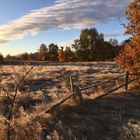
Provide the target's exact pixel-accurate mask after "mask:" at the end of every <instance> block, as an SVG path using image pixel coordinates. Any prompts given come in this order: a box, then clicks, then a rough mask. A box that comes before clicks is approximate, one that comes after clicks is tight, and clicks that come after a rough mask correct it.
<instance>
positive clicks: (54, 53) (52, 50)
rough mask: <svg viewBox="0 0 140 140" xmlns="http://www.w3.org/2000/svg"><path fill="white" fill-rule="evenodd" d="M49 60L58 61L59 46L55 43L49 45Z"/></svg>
mask: <svg viewBox="0 0 140 140" xmlns="http://www.w3.org/2000/svg"><path fill="white" fill-rule="evenodd" d="M48 47H49V60H50V61H57V60H58V46H57V45H55V44H54V43H51V44H50V45H49V46H48Z"/></svg>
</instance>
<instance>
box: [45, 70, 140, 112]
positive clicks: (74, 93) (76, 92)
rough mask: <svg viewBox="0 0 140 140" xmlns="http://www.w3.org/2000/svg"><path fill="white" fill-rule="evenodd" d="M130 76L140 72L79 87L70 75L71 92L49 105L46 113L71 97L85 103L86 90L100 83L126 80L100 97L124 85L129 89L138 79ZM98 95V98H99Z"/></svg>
mask: <svg viewBox="0 0 140 140" xmlns="http://www.w3.org/2000/svg"><path fill="white" fill-rule="evenodd" d="M130 76H140V73H134V74H131V73H129V72H126V73H125V74H122V75H120V76H117V77H114V78H111V79H107V80H105V81H103V82H99V83H97V84H93V85H90V86H87V87H85V88H79V87H78V86H77V85H74V82H73V77H72V76H70V86H71V91H70V93H69V94H68V95H67V96H65V97H64V98H62V99H61V100H59V101H58V102H56V103H55V104H53V105H52V106H51V107H49V108H48V109H47V110H46V111H45V113H49V112H51V111H53V110H55V109H56V108H57V107H58V106H60V105H61V104H62V103H64V102H65V101H66V100H68V99H70V98H72V97H73V98H74V100H75V98H76V97H79V99H80V102H81V103H82V104H83V103H84V99H83V94H84V91H86V90H88V89H92V88H94V87H99V86H100V85H103V84H106V83H110V82H111V81H115V80H118V79H120V78H122V77H123V78H124V80H125V82H124V83H122V84H121V85H119V86H117V87H114V88H111V89H110V90H109V91H107V92H105V93H104V94H102V95H100V96H98V97H102V96H104V95H106V94H109V93H112V92H113V91H116V90H118V89H120V88H122V87H125V90H126V91H127V90H128V85H129V83H131V82H133V81H135V80H137V79H133V80H132V79H130V78H129V77H130ZM98 97H97V98H98Z"/></svg>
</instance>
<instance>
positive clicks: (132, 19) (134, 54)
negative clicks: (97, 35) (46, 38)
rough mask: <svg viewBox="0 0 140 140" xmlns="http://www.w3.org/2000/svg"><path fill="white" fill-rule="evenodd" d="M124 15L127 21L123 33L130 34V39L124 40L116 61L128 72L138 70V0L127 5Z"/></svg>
mask: <svg viewBox="0 0 140 140" xmlns="http://www.w3.org/2000/svg"><path fill="white" fill-rule="evenodd" d="M126 16H127V19H128V21H129V23H128V25H127V26H126V25H124V27H125V29H126V31H125V33H126V34H128V35H130V36H131V38H130V41H128V42H125V43H124V44H123V47H122V49H121V51H120V52H119V54H118V55H117V57H116V62H117V63H118V64H119V65H121V66H122V67H123V68H126V69H127V70H128V71H129V72H138V71H139V70H140V0H133V1H132V2H131V3H130V4H129V5H128V7H127V10H126Z"/></svg>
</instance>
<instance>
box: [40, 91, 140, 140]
mask: <svg viewBox="0 0 140 140" xmlns="http://www.w3.org/2000/svg"><path fill="white" fill-rule="evenodd" d="M51 115H52V117H51V119H50V120H49V122H47V123H45V125H46V124H47V127H46V129H44V137H45V136H47V135H52V134H53V135H54V132H55V135H56V133H57V136H59V138H60V139H63V140H70V139H72V140H73V139H77V140H82V139H83V140H125V139H129V140H138V139H140V90H132V91H130V92H127V93H113V94H110V95H106V96H104V97H102V98H98V99H95V100H90V99H86V100H85V102H84V104H82V105H81V104H80V103H77V104H76V105H67V104H66V105H62V106H61V107H59V108H58V109H57V110H55V111H54V112H52V113H51ZM42 123H44V122H42Z"/></svg>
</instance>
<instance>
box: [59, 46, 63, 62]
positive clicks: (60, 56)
mask: <svg viewBox="0 0 140 140" xmlns="http://www.w3.org/2000/svg"><path fill="white" fill-rule="evenodd" d="M63 49H64V48H63V47H61V48H60V49H59V50H58V60H59V61H60V62H62V61H64V50H63Z"/></svg>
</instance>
